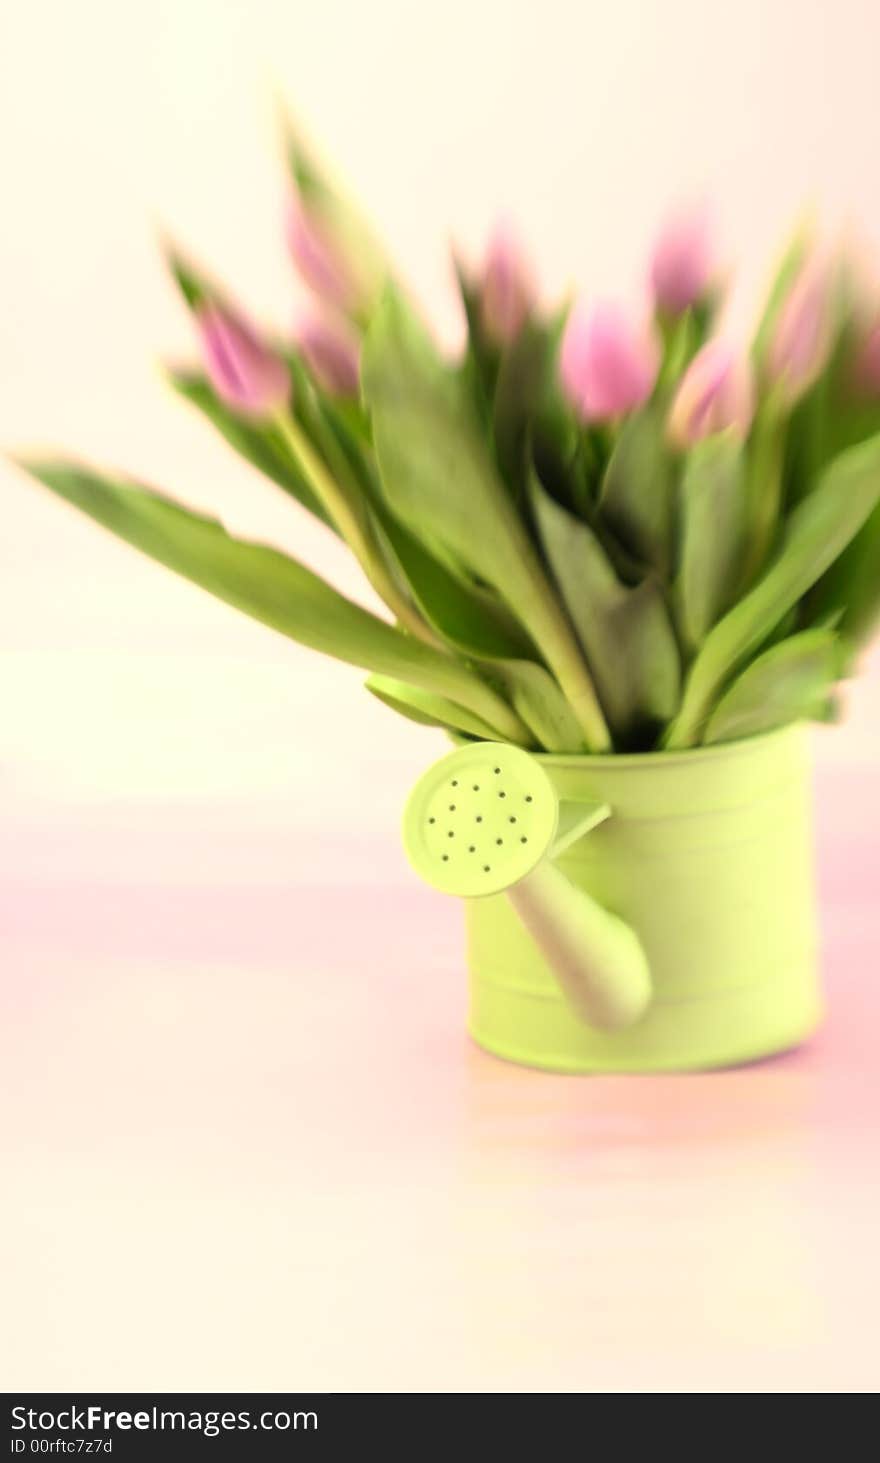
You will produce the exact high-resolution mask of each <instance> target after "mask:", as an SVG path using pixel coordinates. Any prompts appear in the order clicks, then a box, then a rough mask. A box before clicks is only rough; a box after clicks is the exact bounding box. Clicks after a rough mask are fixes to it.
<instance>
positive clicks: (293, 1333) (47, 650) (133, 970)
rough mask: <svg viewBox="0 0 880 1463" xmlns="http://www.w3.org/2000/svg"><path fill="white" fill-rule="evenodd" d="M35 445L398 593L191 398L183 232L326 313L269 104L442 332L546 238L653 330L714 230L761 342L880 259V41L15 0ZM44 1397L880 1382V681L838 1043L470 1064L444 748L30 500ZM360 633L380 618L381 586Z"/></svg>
mask: <svg viewBox="0 0 880 1463" xmlns="http://www.w3.org/2000/svg"><path fill="white" fill-rule="evenodd" d="M0 16H2V33H0V139H2V140H0V160H2V174H0V176H2V182H3V217H2V227H0V280H2V317H0V318H2V330H0V444H4V445H8V446H9V447H15V446H32V445H35V444H48V443H53V444H63V445H64V446H65V447H66V448H67V449H72V450H74V451H76V452H78V453H80V454H83V455H86V456H91V457H95V458H101V459H104V460H105V461H109V462H115V463H117V464H119V465H120V466H124V467H126V468H128V469H129V470H131V471H134V472H137V473H139V474H140V475H142V476H143V477H145V478H148V479H151V480H153V481H156V482H158V483H161V484H162V485H163V486H164V487H166V488H167V489H169V490H171V491H173V492H176V493H178V494H179V495H181V496H183V497H186V498H188V499H190V500H191V501H193V502H195V503H198V504H201V505H205V506H212V507H214V508H216V509H218V510H220V511H222V512H223V514H224V516H225V517H226V519H227V521H229V523H230V524H231V525H233V526H239V527H246V528H248V529H250V530H251V531H253V532H255V533H261V534H263V535H266V536H269V537H272V538H273V539H274V540H275V541H277V542H279V543H281V544H284V545H286V546H287V547H289V548H290V549H292V550H294V551H295V552H297V553H298V554H300V555H301V556H303V557H305V558H309V559H310V560H311V562H313V563H316V564H318V565H319V566H320V567H322V568H323V570H324V571H325V572H326V573H328V574H329V575H330V576H331V577H333V578H334V579H335V580H336V582H338V583H340V584H343V585H345V586H347V587H348V588H349V589H350V590H352V591H354V590H355V589H358V586H357V583H356V580H355V579H354V577H353V576H352V575H351V573H350V571H349V569H348V566H347V565H346V564H345V563H344V561H343V559H342V557H341V555H340V554H339V553H338V552H337V550H336V548H335V547H334V546H333V545H332V544H330V543H329V542H326V541H325V535H323V534H322V532H321V530H320V529H319V528H318V527H316V526H314V525H312V524H310V523H309V522H308V521H307V520H306V518H305V516H303V515H300V514H299V513H298V512H297V510H296V509H295V507H293V506H292V505H290V504H289V502H288V501H287V500H286V499H284V498H283V497H282V496H281V495H280V494H278V493H277V492H276V491H275V490H273V489H272V487H271V486H270V485H267V484H265V483H263V482H262V481H261V480H260V479H258V478H257V477H256V476H255V475H253V474H252V473H250V472H249V471H248V470H247V469H246V468H245V467H244V466H243V465H240V464H239V463H238V462H237V461H236V460H235V459H234V458H232V457H231V456H230V455H229V454H227V453H226V452H225V451H224V449H223V448H222V447H221V446H220V445H219V444H218V443H217V442H216V441H215V440H214V439H213V438H212V436H211V435H210V433H209V430H208V429H207V428H206V427H204V426H203V425H202V424H201V423H200V422H199V421H198V420H196V419H195V418H194V417H192V416H191V415H190V414H189V413H188V411H187V409H186V408H185V407H183V406H182V405H181V404H179V403H177V402H176V401H175V400H173V399H172V398H171V397H170V396H169V395H168V393H167V392H166V391H165V390H164V388H163V386H162V383H161V380H160V377H159V374H158V372H157V369H156V362H157V361H158V360H159V359H161V358H163V357H164V358H167V357H169V356H177V355H181V354H185V353H186V352H187V351H188V350H189V349H190V338H189V330H188V325H187V321H186V319H185V317H184V314H183V312H182V311H181V309H180V307H179V305H178V303H177V300H176V298H175V296H174V293H173V291H172V290H171V288H170V286H169V285H168V283H167V282H166V280H165V278H164V275H163V271H162V268H161V266H160V262H159V258H158V253H157V250H156V248H155V247H154V238H153V234H154V229H155V227H156V226H158V225H159V224H162V225H164V226H167V227H168V228H169V229H170V230H171V231H172V232H173V233H174V234H175V235H176V236H178V237H179V238H181V239H184V240H186V241H187V242H188V244H189V245H190V246H191V247H192V248H193V250H194V251H195V252H196V254H197V255H198V256H200V257H201V258H203V259H204V260H205V261H207V262H210V264H211V265H212V266H213V267H214V268H215V269H216V270H217V271H218V272H220V273H223V274H225V275H226V276H227V277H228V278H229V280H230V281H231V282H233V283H234V285H235V286H236V287H237V289H238V290H239V292H240V294H241V295H242V296H243V298H244V299H245V300H246V301H247V302H248V303H249V305H250V306H251V307H252V308H253V310H254V311H255V312H256V313H257V314H258V315H259V316H262V317H263V318H265V319H271V320H273V321H275V322H284V321H286V320H287V319H292V318H293V313H294V311H295V308H296V307H297V296H296V291H295V289H294V285H293V281H292V278H291V271H290V269H289V267H288V264H287V261H286V258H285V253H284V248H283V243H282V238H281V229H280V219H281V214H282V207H283V186H282V173H281V169H280V166H279V161H278V154H277V141H276V136H275V130H274V117H273V107H274V100H273V98H274V95H276V94H278V95H283V96H284V97H286V98H287V99H288V100H289V101H291V102H293V103H295V105H296V106H297V108H298V110H299V112H300V114H301V115H302V116H303V117H305V118H307V119H308V120H309V123H310V125H311V127H312V129H313V131H314V132H315V133H316V135H317V136H318V137H320V138H321V139H322V141H323V143H324V144H325V146H326V148H327V150H328V151H329V152H330V154H331V155H333V156H335V158H336V160H337V161H338V162H339V164H340V165H341V167H342V169H343V170H344V172H345V174H346V175H347V176H349V177H350V178H355V179H356V180H357V182H358V191H359V193H360V194H361V196H362V198H363V199H364V200H365V201H366V202H367V203H368V204H369V206H370V207H371V209H372V212H373V215H374V217H375V219H376V221H377V222H378V224H379V225H380V226H381V228H382V229H383V230H384V231H385V232H386V233H387V234H388V236H389V237H390V238H391V239H393V240H394V243H395V247H396V251H397V254H398V257H399V259H400V261H401V265H402V267H403V268H404V269H405V271H406V272H407V274H408V275H409V277H410V278H411V280H412V281H413V282H414V283H415V284H416V286H418V288H419V289H420V290H421V292H422V294H423V296H424V297H425V298H426V300H427V301H428V303H429V304H430V306H431V308H432V310H433V312H434V314H435V318H436V319H437V322H438V326H439V327H440V328H441V329H442V331H443V332H444V334H447V335H448V336H450V337H452V336H454V334H455V332H456V330H457V328H458V325H457V320H456V317H455V315H454V312H453V309H452V305H451V298H452V296H451V290H450V287H449V278H448V268H447V262H446V247H445V246H446V243H447V241H448V239H449V238H450V237H451V236H454V237H456V238H457V239H458V240H459V241H460V242H461V243H462V244H463V245H464V246H465V247H467V248H468V249H470V250H472V251H476V250H477V249H478V247H479V244H480V241H481V239H482V237H483V236H484V233H485V231H486V229H487V227H488V225H489V223H490V221H491V219H492V217H493V216H494V215H495V213H496V212H498V211H504V212H506V213H507V214H509V215H510V216H512V217H513V218H514V219H515V220H518V221H519V222H520V224H521V229H522V232H523V234H524V235H525V236H526V238H527V239H528V241H529V243H530V245H531V247H532V250H533V252H534V255H535V257H536V259H537V260H539V261H540V268H541V272H542V276H543V278H544V280H545V282H546V285H547V288H548V290H550V291H551V292H553V291H560V290H562V289H563V288H565V287H566V286H567V285H568V284H569V283H570V282H576V283H577V284H578V285H579V286H580V287H581V288H583V289H585V290H597V291H601V292H607V291H611V292H619V293H626V294H627V295H628V296H629V297H630V298H633V299H637V298H638V295H639V291H640V289H641V287H642V281H643V274H644V258H645V253H646V250H647V247H648V243H649V239H650V236H651V232H652V230H653V229H654V228H655V227H656V225H657V222H658V220H659V219H660V218H661V217H662V215H663V213H664V211H665V209H666V208H667V207H668V205H669V204H670V203H673V202H675V201H676V200H678V199H680V198H685V197H693V196H695V195H697V194H708V196H709V197H710V198H712V199H714V201H715V203H716V205H717V213H718V222H719V230H720V233H721V237H722V238H723V240H724V242H725V248H726V251H727V253H728V256H729V258H730V259H731V261H733V260H737V261H739V262H740V267H739V270H738V274H737V293H736V304H735V308H734V312H733V314H734V319H735V321H736V322H737V323H741V324H745V323H746V322H747V321H748V319H749V316H750V313H751V310H752V309H753V306H754V301H755V297H756V291H757V289H758V287H759V285H760V282H761V280H762V279H763V278H764V276H765V274H766V271H767V266H768V261H769V258H770V256H771V255H772V253H773V251H774V250H775V249H776V248H777V247H778V245H779V244H780V242H781V241H782V240H783V239H784V235H785V232H786V229H787V226H788V224H789V223H790V221H791V220H792V218H793V217H794V215H795V214H796V213H797V212H798V211H799V210H800V209H801V208H802V207H803V206H804V205H805V204H809V203H811V202H815V203H816V204H817V205H818V206H819V211H820V213H821V216H822V218H823V220H824V223H825V225H826V226H827V227H828V228H829V230H832V231H833V230H836V229H839V228H841V227H846V228H849V229H855V231H856V232H858V233H859V234H860V235H862V236H864V237H865V238H867V239H868V240H873V241H874V242H875V243H876V242H877V241H878V240H880V191H878V189H877V187H876V150H877V140H878V130H880V129H878V122H880V102H878V99H877V89H876V87H877V70H876V68H877V57H878V55H880V9H878V7H877V6H876V5H875V4H874V3H873V0H835V3H818V0H799V3H798V0H790V3H789V0H776V3H774V0H745V3H740V4H738V5H737V6H736V7H727V8H726V9H724V10H720V9H719V8H718V7H713V6H711V5H706V4H705V3H704V0H651V3H642V4H634V3H631V0H617V3H615V4H614V5H608V4H607V3H579V4H574V3H570V4H563V3H558V0H544V3H542V4H540V5H536V4H534V3H533V0H527V3H522V4H515V3H509V0H508V3H504V4H501V3H479V0H446V3H444V4H443V5H434V4H426V5H412V4H408V3H403V0H373V3H371V4H369V5H362V4H354V3H351V4H342V3H339V0H322V3H321V4H320V5H316V4H314V3H309V4H305V3H299V0H226V3H223V0H149V3H147V0H125V3H120V0H77V3H76V4H70V3H68V0H28V4H27V5H24V4H21V5H12V4H10V3H9V0H2V9H0ZM0 477H2V482H0V511H2V533H0V625H2V633H0V644H2V651H0V674H2V688H3V689H2V716H0V879H2V887H0V901H2V926H0V961H2V967H3V971H2V973H3V1003H4V1012H3V1017H2V1021H3V1031H2V1038H0V1040H2V1043H3V1054H2V1062H0V1086H2V1099H3V1100H2V1119H0V1121H2V1124H3V1127H4V1130H5V1133H4V1151H5V1157H4V1176H5V1180H6V1182H7V1184H8V1197H7V1200H6V1201H5V1203H4V1206H3V1210H2V1215H0V1227H2V1228H3V1229H4V1230H6V1231H7V1233H6V1234H5V1235H4V1241H5V1242H4V1245H3V1248H4V1254H5V1256H6V1259H7V1261H8V1262H10V1267H11V1268H10V1275H9V1277H8V1279H7V1284H6V1290H7V1301H8V1303H7V1305H6V1306H5V1309H6V1310H7V1313H8V1317H9V1319H10V1320H11V1322H12V1324H7V1327H6V1328H5V1329H6V1331H7V1338H6V1343H5V1344H6V1345H8V1347H9V1353H8V1356H6V1357H4V1358H3V1359H2V1368H0V1380H2V1381H3V1383H4V1384H5V1385H6V1386H7V1387H31V1388H37V1389H41V1390H49V1389H52V1388H69V1389H76V1388H84V1387H91V1388H108V1389H109V1388H125V1387H128V1388H142V1389H149V1388H168V1389H186V1388H188V1387H196V1388H206V1389H215V1390H223V1389H234V1388H244V1389H259V1388H307V1387H317V1388H332V1389H338V1390H342V1389H353V1390H377V1389H378V1390H395V1389H403V1390H406V1389H421V1390H444V1389H459V1390H493V1389H494V1390H508V1389H515V1388H518V1387H522V1388H526V1389H532V1390H554V1389H555V1390H606V1391H624V1390H628V1389H635V1390H664V1389H667V1390H678V1391H698V1390H705V1391H759V1390H770V1391H773V1390H776V1391H782V1390H788V1391H794V1390H798V1391H809V1390H816V1391H829V1390H836V1391H847V1390H863V1391H868V1390H875V1389H876V1387H877V1384H878V1383H880V1364H878V1362H877V1359H876V1354H875V1347H874V1345H873V1339H872V1338H873V1334H874V1320H875V1316H876V1312H877V1306H878V1303H880V1283H878V1280H877V1271H876V1266H875V1265H874V1248H875V1246H874V1239H872V1233H873V1235H876V1227H877V1221H878V1214H880V1167H878V1160H877V1146H878V1145H877V1125H878V1114H880V1081H878V1076H877V1071H878V1063H877V1059H876V1029H877V1025H878V1019H877V1018H878V1016H880V997H878V993H877V975H878V964H880V961H878V938H880V937H878V918H877V911H876V888H877V881H876V869H877V864H878V857H880V840H878V835H877V818H878V814H880V766H878V761H877V751H876V745H877V729H878V726H880V694H878V681H877V677H876V674H874V675H873V676H872V675H868V676H867V677H866V679H865V680H864V681H863V682H862V683H861V685H860V687H859V688H858V690H857V691H856V693H855V694H854V697H853V706H852V715H851V718H850V720H849V723H848V725H847V726H846V727H845V728H844V729H841V730H838V731H834V732H833V733H825V732H823V733H821V734H819V736H818V738H817V741H818V756H819V777H818V788H819V798H820V828H821V835H822V861H821V864H822V890H823V907H824V925H825V930H826V949H827V956H826V968H827V971H828V978H829V979H828V983H829V987H830V995H831V999H832V1007H831V1018H830V1021H829V1023H828V1026H827V1027H826V1030H825V1032H824V1034H823V1035H822V1036H821V1037H820V1038H819V1039H818V1041H817V1042H816V1043H815V1044H814V1045H813V1047H812V1048H811V1049H810V1051H808V1052H806V1053H803V1054H800V1055H798V1056H796V1057H792V1058H786V1059H784V1060H781V1061H777V1062H771V1063H765V1064H763V1065H762V1066H760V1067H757V1068H754V1069H749V1070H743V1071H740V1072H735V1073H730V1074H725V1075H722V1076H716V1077H701V1078H687V1079H686V1078H680V1079H679V1078H671V1079H666V1080H664V1081H662V1082H650V1083H649V1082H645V1081H640V1080H634V1079H626V1080H619V1081H618V1080H608V1079H605V1080H602V1081H579V1080H570V1079H565V1080H563V1079H552V1078H547V1077H541V1076H538V1075H535V1074H531V1073H526V1072H520V1071H517V1070H516V1069H514V1068H512V1067H506V1066H504V1065H502V1064H500V1063H496V1062H494V1061H492V1060H491V1059H489V1058H487V1057H483V1056H481V1055H480V1054H479V1053H476V1052H475V1051H473V1050H472V1049H470V1048H469V1047H468V1046H467V1044H466V1042H465V1041H464V1039H463V1037H462V1034H461V1028H462V1015H463V991H462V974H461V962H460V949H459V931H458V924H457V916H456V912H455V910H454V908H453V907H452V906H451V905H447V904H446V903H445V902H443V901H442V900H441V899H440V898H439V897H436V896H433V895H431V894H429V893H428V892H427V891H423V890H422V889H420V888H419V887H418V886H417V885H416V883H415V881H414V879H413V878H412V877H411V876H410V875H409V874H408V872H407V870H406V868H405V865H404V862H403V858H402V855H401V853H400V851H399V846H398V839H397V823H398V817H399V811H400V808H401V805H402V801H403V798H404V796H405V792H406V790H407V788H408V786H409V785H410V782H411V780H412V778H413V777H414V775H415V774H416V773H417V772H418V771H419V770H420V769H421V768H422V767H423V766H424V765H425V764H426V762H427V761H428V760H429V759H430V758H431V757H432V756H433V755H434V753H435V751H436V750H437V747H438V744H437V742H436V741H435V739H434V738H433V736H432V734H431V733H428V732H424V731H420V730H419V729H417V728H414V727H410V726H409V725H408V724H407V723H403V722H398V721H397V720H395V718H393V717H392V716H391V715H390V713H388V712H386V711H385V710H384V709H382V708H381V707H379V706H377V705H373V704H372V703H371V702H370V700H369V698H368V697H366V696H365V695H364V694H363V692H362V691H360V689H359V686H358V680H359V677H358V676H357V674H356V673H353V672H351V671H348V670H346V669H343V668H341V667H337V666H334V665H331V664H329V663H327V664H325V663H323V662H321V661H320V660H318V659H317V658H315V657H313V656H311V655H310V654H308V653H307V652H304V651H300V650H299V649H298V648H297V647H296V646H293V645H290V644H287V643H285V642H284V641H282V640H281V639H279V638H277V637H274V636H272V635H271V634H270V633H269V632H267V631H264V630H262V629H260V628H259V627H256V626H252V625H250V624H249V623H247V622H246V621H244V620H243V619H240V618H239V617H237V616H236V615H235V614H234V613H233V612H232V611H231V610H228V609H226V608H224V607H222V606H219V605H215V604H214V603H212V602H211V601H210V600H209V599H208V598H207V597H205V596H203V595H201V594H200V593H199V592H198V591H196V590H194V589H192V588H190V587H188V586H186V585H184V584H181V583H178V582H175V581H174V580H172V578H171V577H170V576H167V575H165V574H164V573H163V572H162V571H160V570H159V569H157V568H155V567H153V566H152V565H150V564H149V563H147V562H146V561H145V560H141V559H140V558H138V557H137V556H135V555H134V554H133V553H131V552H130V551H128V550H126V549H124V548H123V547H121V546H119V545H117V544H116V543H114V542H113V541H111V540H110V539H109V538H107V537H105V536H102V535H101V534H100V533H99V532H98V531H97V530H96V529H94V528H93V527H92V526H91V525H89V524H88V523H86V522H85V521H80V520H79V519H78V518H76V517H75V515H74V514H73V512H72V511H70V510H67V509H65V508H64V507H62V506H61V505H59V504H57V503H55V502H53V501H51V500H50V499H49V497H48V496H47V495H46V496H44V495H42V494H41V492H40V491H39V490H37V489H36V488H34V487H32V486H31V485H29V484H28V483H26V482H25V481H24V480H23V479H21V478H20V477H19V476H18V475H17V474H16V473H15V472H14V471H13V470H12V469H7V468H2V469H0ZM358 592H359V589H358Z"/></svg>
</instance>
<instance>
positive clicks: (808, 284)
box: [765, 256, 831, 405]
mask: <svg viewBox="0 0 880 1463" xmlns="http://www.w3.org/2000/svg"><path fill="white" fill-rule="evenodd" d="M830 351H831V284H830V278H829V270H828V266H827V264H826V263H825V261H824V260H822V259H820V258H819V257H818V256H813V257H811V258H810V259H808V260H807V262H806V264H804V265H803V266H802V268H801V270H800V273H799V274H798V275H797V276H796V278H795V280H794V283H793V284H792V285H791V288H790V289H789V291H788V294H787V295H786V296H785V298H784V300H783V301H782V304H781V306H780V308H779V311H778V314H777V316H776V320H775V323H774V325H773V331H772V334H771V337H770V344H769V348H768V351H767V359H766V361H765V372H766V376H767V380H768V381H769V382H771V383H772V384H773V385H775V386H777V387H778V388H779V389H780V391H781V393H782V395H783V398H784V399H785V400H786V401H787V402H788V404H789V405H792V404H793V403H794V402H795V401H797V399H798V397H800V396H802V395H803V393H804V392H805V391H806V390H807V389H808V388H809V387H810V386H812V384H813V382H814V381H815V380H816V378H817V376H819V374H820V373H821V371H822V369H823V367H824V365H825V363H826V361H827V360H828V356H829V354H830Z"/></svg>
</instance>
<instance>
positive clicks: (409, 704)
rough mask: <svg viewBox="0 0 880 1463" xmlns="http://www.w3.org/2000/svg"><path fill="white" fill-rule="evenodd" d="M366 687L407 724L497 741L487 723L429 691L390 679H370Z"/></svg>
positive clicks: (494, 733) (495, 728)
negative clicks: (435, 727)
mask: <svg viewBox="0 0 880 1463" xmlns="http://www.w3.org/2000/svg"><path fill="white" fill-rule="evenodd" d="M366 685H367V690H368V691H369V692H370V693H371V695H373V696H375V697H376V699H377V700H379V701H382V702H383V703H384V704H385V705H386V706H389V707H390V708H391V710H392V711H396V712H397V714H398V716H405V717H407V718H408V720H409V721H417V722H419V723H420V725H422V726H438V727H445V728H446V730H447V731H456V732H465V733H466V734H467V736H469V737H479V738H480V739H481V740H482V741H488V742H491V741H495V740H497V739H498V735H499V733H498V729H497V727H492V726H489V724H488V722H485V721H481V720H480V718H479V717H478V716H473V715H472V714H471V713H470V712H469V711H466V710H465V709H464V707H463V706H456V705H455V703H454V702H453V701H447V700H446V699H445V698H444V697H443V696H432V695H431V693H430V692H429V691H421V690H419V688H418V687H417V686H407V685H406V684H405V682H403V681H395V680H392V679H391V677H390V676H370V679H369V680H368V681H367V683H366Z"/></svg>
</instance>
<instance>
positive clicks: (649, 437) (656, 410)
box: [599, 403, 675, 577]
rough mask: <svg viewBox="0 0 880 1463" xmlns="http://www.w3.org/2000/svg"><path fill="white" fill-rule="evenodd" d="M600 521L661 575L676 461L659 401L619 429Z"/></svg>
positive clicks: (670, 532)
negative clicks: (668, 441)
mask: <svg viewBox="0 0 880 1463" xmlns="http://www.w3.org/2000/svg"><path fill="white" fill-rule="evenodd" d="M599 514H600V517H601V520H602V522H603V523H604V524H606V525H607V526H608V527H609V528H610V529H611V531H612V533H614V534H615V535H616V536H617V538H619V539H620V542H621V543H622V544H623V546H624V548H625V549H627V551H628V552H629V553H630V554H633V555H634V556H635V557H636V558H637V559H639V560H640V561H641V562H642V563H643V564H647V565H649V566H650V567H651V568H652V569H655V570H656V571H657V573H658V574H661V575H663V576H664V577H666V576H667V575H668V574H669V573H670V570H671V568H672V563H673V547H674V533H675V463H674V461H673V458H672V454H671V453H670V450H669V446H668V443H667V440H666V423H665V420H664V418H663V414H662V412H661V409H660V406H659V404H656V403H655V404H652V405H651V406H647V407H645V408H644V410H643V411H640V412H636V413H635V414H634V415H633V416H631V417H630V418H629V419H628V420H627V421H626V422H624V424H623V426H622V427H621V429H620V436H619V437H618V439H617V441H616V443H615V445H614V450H613V451H612V453H611V458H610V460H609V462H608V466H607V468H606V469H605V477H604V480H603V483H602V490H601V493H600V497H599Z"/></svg>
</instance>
